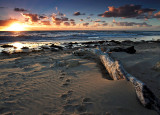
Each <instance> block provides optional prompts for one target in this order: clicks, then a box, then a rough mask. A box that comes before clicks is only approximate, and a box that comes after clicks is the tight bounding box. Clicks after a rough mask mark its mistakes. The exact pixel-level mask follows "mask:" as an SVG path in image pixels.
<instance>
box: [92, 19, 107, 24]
mask: <svg viewBox="0 0 160 115" xmlns="http://www.w3.org/2000/svg"><path fill="white" fill-rule="evenodd" d="M93 22H101V23H105V22H106V21H101V19H97V20H96V21H93Z"/></svg>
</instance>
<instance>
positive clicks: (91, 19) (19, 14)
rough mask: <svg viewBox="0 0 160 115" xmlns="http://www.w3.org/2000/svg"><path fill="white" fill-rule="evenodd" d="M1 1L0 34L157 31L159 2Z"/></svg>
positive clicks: (103, 0) (132, 0)
mask: <svg viewBox="0 0 160 115" xmlns="http://www.w3.org/2000/svg"><path fill="white" fill-rule="evenodd" d="M0 1H1V2H0V3H1V5H0V11H1V12H0V31H28V30H29V31H39V30H40V31H47V30H49V31H51V30H138V31H139V30H147V31H154V30H155V31H159V30H160V8H159V6H158V4H160V0H154V1H152V0H147V1H145V0H142V1H139V0H131V1H128V0H119V1H117V2H112V1H108V0H101V1H99V0H67V1H66V0H45V1H43V0H38V2H36V1H34V0H21V1H19V0H15V2H14V3H13V4H11V2H10V0H0ZM144 1H145V2H144ZM30 4H32V5H30ZM91 6H92V7H91ZM25 25H27V27H26V26H25Z"/></svg>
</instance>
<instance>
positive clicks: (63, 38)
mask: <svg viewBox="0 0 160 115" xmlns="http://www.w3.org/2000/svg"><path fill="white" fill-rule="evenodd" d="M158 39H160V31H21V32H11V31H0V45H3V44H12V45H13V46H15V47H19V49H20V48H22V47H31V48H37V47H39V46H43V45H46V44H49V43H50V44H51V43H69V42H87V41H104V40H108V41H109V40H116V41H124V40H131V41H142V40H144V41H148V40H158ZM17 43H18V44H17ZM20 43H21V44H20ZM4 50H13V48H12V49H10V48H9V49H6V48H5V49H4V48H2V47H0V52H2V51H4Z"/></svg>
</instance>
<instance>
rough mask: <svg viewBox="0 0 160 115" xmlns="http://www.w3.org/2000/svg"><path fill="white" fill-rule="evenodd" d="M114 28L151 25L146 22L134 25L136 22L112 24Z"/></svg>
mask: <svg viewBox="0 0 160 115" xmlns="http://www.w3.org/2000/svg"><path fill="white" fill-rule="evenodd" d="M114 23H115V24H116V26H139V27H151V26H152V25H149V24H147V23H146V22H143V23H136V22H114Z"/></svg>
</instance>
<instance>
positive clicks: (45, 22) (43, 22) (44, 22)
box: [41, 21, 51, 25]
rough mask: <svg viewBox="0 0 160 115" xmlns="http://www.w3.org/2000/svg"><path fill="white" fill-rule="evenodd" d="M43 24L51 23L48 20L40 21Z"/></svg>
mask: <svg viewBox="0 0 160 115" xmlns="http://www.w3.org/2000/svg"><path fill="white" fill-rule="evenodd" d="M41 23H42V24H43V25H51V23H50V21H41Z"/></svg>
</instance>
